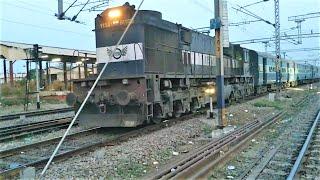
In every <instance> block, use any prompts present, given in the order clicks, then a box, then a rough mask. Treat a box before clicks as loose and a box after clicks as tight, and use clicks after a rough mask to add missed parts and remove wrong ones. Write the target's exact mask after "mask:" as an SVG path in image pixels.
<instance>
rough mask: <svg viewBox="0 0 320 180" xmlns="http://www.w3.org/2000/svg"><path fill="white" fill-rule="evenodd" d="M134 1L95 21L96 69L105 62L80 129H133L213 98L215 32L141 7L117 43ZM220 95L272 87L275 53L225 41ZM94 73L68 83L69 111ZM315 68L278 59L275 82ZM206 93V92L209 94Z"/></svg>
mask: <svg viewBox="0 0 320 180" xmlns="http://www.w3.org/2000/svg"><path fill="white" fill-rule="evenodd" d="M135 12H136V9H135V6H134V5H130V4H129V3H125V4H124V5H123V6H119V7H113V8H108V9H106V10H105V11H103V12H102V13H101V14H98V15H97V17H96V18H95V30H94V31H95V36H96V53H97V63H98V65H97V67H98V73H100V72H101V70H102V67H103V66H104V64H105V63H108V64H107V67H106V69H105V71H104V72H102V76H101V79H100V81H99V82H98V84H97V86H96V88H95V89H94V91H93V93H92V94H91V96H90V97H89V99H88V101H87V102H86V104H85V106H84V108H83V110H82V111H81V113H80V115H79V118H78V119H79V124H80V125H82V126H86V127H136V126H139V125H143V124H148V123H159V122H161V121H162V120H164V119H168V118H171V117H180V116H181V115H183V114H186V113H194V112H196V111H198V110H199V109H200V108H202V107H205V106H206V105H207V104H208V103H209V102H210V96H211V97H212V98H213V101H214V102H215V101H216V96H215V86H216V82H215V81H216V79H215V78H216V74H217V66H216V64H217V63H216V58H215V53H214V52H215V51H214V50H215V43H214V42H215V39H214V37H212V36H210V35H208V34H204V33H201V32H198V31H196V30H193V29H190V28H186V27H184V26H182V25H181V24H177V23H172V22H169V21H167V20H164V19H162V14H161V13H160V12H157V11H152V10H140V11H139V12H138V13H137V16H136V18H135V19H134V21H133V23H132V25H131V26H130V28H129V29H128V31H127V33H126V35H125V36H124V37H123V40H122V42H121V44H120V45H119V46H116V44H117V42H118V40H119V39H120V37H121V36H122V34H123V32H124V30H125V29H126V27H127V25H128V24H129V22H130V20H131V18H132V17H133V15H134V13H135ZM223 61H224V84H225V87H224V98H225V100H226V101H227V102H232V101H237V100H238V99H241V98H244V97H246V96H251V95H254V94H260V93H264V92H268V91H273V90H275V89H276V72H275V57H274V56H272V55H270V54H267V53H263V52H257V51H254V50H251V49H247V48H244V47H241V46H240V45H239V44H230V46H229V47H228V48H224V55H223ZM96 78H97V75H95V76H91V77H88V78H86V79H78V80H74V81H73V87H74V91H73V92H72V93H70V94H69V95H68V96H67V102H68V104H69V105H72V106H75V107H76V108H78V107H79V105H80V104H81V103H82V102H83V100H84V98H85V96H86V95H87V93H88V91H89V89H90V88H91V87H92V85H93V83H94V81H95V80H96ZM319 78H320V68H319V67H318V66H313V65H309V64H299V63H296V62H295V61H293V60H287V59H281V82H280V83H281V85H282V87H293V86H296V85H298V84H303V83H310V82H314V81H318V80H319ZM212 94H213V95H212Z"/></svg>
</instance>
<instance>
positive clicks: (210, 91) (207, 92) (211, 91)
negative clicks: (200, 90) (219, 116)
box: [204, 88, 216, 94]
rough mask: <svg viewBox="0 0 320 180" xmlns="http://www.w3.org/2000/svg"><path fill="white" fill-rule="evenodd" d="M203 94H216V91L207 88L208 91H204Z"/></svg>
mask: <svg viewBox="0 0 320 180" xmlns="http://www.w3.org/2000/svg"><path fill="white" fill-rule="evenodd" d="M204 92H205V93H206V94H214V93H215V92H216V90H215V89H214V88H208V89H206V90H204Z"/></svg>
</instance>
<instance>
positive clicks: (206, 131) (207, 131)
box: [202, 124, 213, 134]
mask: <svg viewBox="0 0 320 180" xmlns="http://www.w3.org/2000/svg"><path fill="white" fill-rule="evenodd" d="M212 130H213V128H212V127H211V126H210V125H209V124H204V125H203V127H202V132H203V133H204V134H210V133H211V132H212Z"/></svg>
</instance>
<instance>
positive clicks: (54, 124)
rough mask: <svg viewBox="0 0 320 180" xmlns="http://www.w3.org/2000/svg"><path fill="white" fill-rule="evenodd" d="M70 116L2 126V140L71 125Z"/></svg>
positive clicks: (0, 131) (0, 136)
mask: <svg viewBox="0 0 320 180" xmlns="http://www.w3.org/2000/svg"><path fill="white" fill-rule="evenodd" d="M70 121H71V119H70V118H62V119H55V120H49V121H41V122H34V123H28V124H20V125H15V126H9V127H3V128H0V142H5V141H9V140H13V139H16V138H22V137H25V136H28V135H31V134H38V133H43V132H48V131H52V130H56V129H61V128H65V127H67V126H68V125H69V123H70Z"/></svg>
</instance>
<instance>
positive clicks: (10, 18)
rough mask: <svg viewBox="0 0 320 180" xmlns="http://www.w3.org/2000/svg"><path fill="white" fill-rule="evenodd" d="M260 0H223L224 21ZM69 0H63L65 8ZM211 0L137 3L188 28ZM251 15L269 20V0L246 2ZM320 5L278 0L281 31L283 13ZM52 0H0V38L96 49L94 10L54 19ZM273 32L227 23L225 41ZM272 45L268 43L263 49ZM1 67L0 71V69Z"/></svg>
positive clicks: (114, 2)
mask: <svg viewBox="0 0 320 180" xmlns="http://www.w3.org/2000/svg"><path fill="white" fill-rule="evenodd" d="M78 1H79V2H84V1H85V0H78ZM126 1H128V2H129V3H130V4H135V5H138V4H139V2H140V0H111V2H110V6H111V7H113V6H119V5H122V4H124V3H125V2H126ZM258 1H260V0H228V14H229V22H242V21H250V20H255V19H254V18H252V17H250V16H248V15H245V14H243V13H241V12H239V11H237V10H235V9H234V8H239V7H241V6H245V5H248V4H251V3H254V2H258ZM72 2H73V0H64V8H66V7H67V6H68V5H69V4H70V3H72ZM213 2H214V0H145V2H144V4H143V6H142V9H146V10H156V11H160V12H162V15H163V19H166V20H168V21H171V22H174V23H179V24H182V25H184V26H186V27H189V28H198V27H207V26H209V21H210V19H211V18H213V17H214V3H213ZM247 9H248V10H250V11H252V12H254V13H255V14H256V15H258V16H260V17H262V18H264V19H266V20H268V21H270V22H274V1H272V0H270V1H268V2H263V3H259V4H256V5H253V6H249V7H247ZM78 10H79V9H78V8H71V9H70V10H69V11H68V12H67V14H66V15H67V16H71V17H72V16H73V15H74V14H75V13H77V12H78ZM319 11H320V1H319V0H303V1H302V0H280V18H281V20H280V22H281V30H282V32H286V33H287V34H297V30H296V29H295V30H290V28H292V27H295V26H296V23H295V22H289V21H288V17H289V16H294V15H301V14H307V13H312V12H319ZM56 12H57V0H14V1H13V0H0V40H3V41H13V42H22V43H31V44H33V43H38V44H41V45H48V46H56V47H64V48H73V49H83V50H95V37H94V32H93V31H92V30H93V29H94V18H95V17H96V15H97V14H98V13H99V12H88V11H85V12H82V13H81V14H80V15H79V17H78V20H80V21H82V22H84V23H85V24H77V23H74V22H70V21H61V20H58V19H57V18H56V17H55V16H54V14H55V13H56ZM311 31H312V32H315V33H316V32H320V18H314V19H307V20H306V21H305V22H303V23H302V32H303V33H310V32H311ZM273 35H274V28H273V27H272V26H271V25H268V24H266V23H264V22H255V23H251V24H247V25H243V26H232V27H229V39H230V42H233V41H239V40H248V39H255V38H267V37H272V36H273ZM319 39H320V38H319V37H317V38H310V39H303V43H302V44H300V45H294V44H292V43H290V42H288V41H282V42H281V49H299V48H319V47H320V40H319ZM243 46H244V47H247V48H250V49H253V50H257V51H265V46H264V44H262V43H259V44H246V45H243ZM274 49H275V47H274V43H273V42H271V43H270V47H268V48H267V50H268V51H273V50H274ZM319 57H320V51H319V50H318V51H308V52H291V53H287V58H289V59H294V60H305V59H315V58H319ZM15 66H16V67H15V71H16V72H20V71H23V68H21V66H22V63H20V64H19V63H17V65H15ZM2 71H3V70H2V68H0V74H1V73H2Z"/></svg>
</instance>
